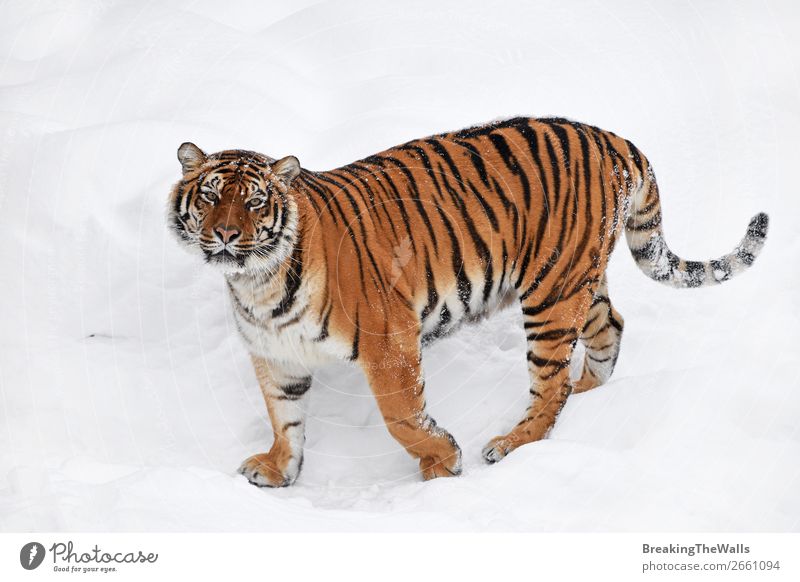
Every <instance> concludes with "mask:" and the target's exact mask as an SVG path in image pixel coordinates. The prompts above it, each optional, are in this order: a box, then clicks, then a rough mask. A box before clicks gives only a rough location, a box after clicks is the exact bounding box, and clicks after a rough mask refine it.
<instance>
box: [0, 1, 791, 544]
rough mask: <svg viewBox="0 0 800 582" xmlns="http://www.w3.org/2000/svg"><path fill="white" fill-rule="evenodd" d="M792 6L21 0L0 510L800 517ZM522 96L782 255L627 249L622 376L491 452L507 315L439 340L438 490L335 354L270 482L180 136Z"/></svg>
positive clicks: (511, 523)
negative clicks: (190, 231) (670, 258)
mask: <svg viewBox="0 0 800 582" xmlns="http://www.w3.org/2000/svg"><path fill="white" fill-rule="evenodd" d="M798 28H800V10H799V9H798V8H797V7H796V5H794V3H793V2H791V0H785V1H783V2H778V1H771V0H758V1H747V2H723V1H719V2H683V1H676V2H668V3H667V2H654V1H639V0H637V1H633V0H631V1H627V2H625V1H618V2H600V1H596V2H592V1H576V2H560V1H550V2H535V3H534V2H521V1H520V2H489V1H482V2H463V1H458V2H456V1H448V2H430V1H406V2H398V3H389V2H367V1H363V2H354V1H343V2H320V3H311V2H305V3H304V2H291V3H290V2H280V3H279V2H274V3H270V2H257V1H255V0H253V1H249V2H240V3H236V2H224V3H222V2H213V1H203V2H174V3H167V2H133V1H130V2H107V3H100V2H68V1H55V0H52V1H42V2H34V1H28V0H20V1H16V2H5V3H3V4H1V5H0V233H2V236H3V243H2V244H0V310H1V311H0V314H1V318H0V529H2V530H4V531H29V530H38V531H63V530H81V531H86V530H94V531H97V530H102V531H221V530H233V531H250V530H276V531H284V530H321V531H326V530H361V531H364V530H395V531H398V530H400V531H407V530H426V531H442V530H471V531H484V530H504V531H507V530H524V531H631V530H669V531H701V530H705V531H708V530H713V531H743V530H747V531H797V530H798V524H799V523H800V496H798V495H797V491H798V485H800V466H799V465H798V464H797V460H798V458H800V432H799V431H798V413H800V391H799V390H798V388H800V373H799V372H798V362H797V360H798V358H797V350H798V347H797V346H798V341H799V340H800V332H798V329H799V324H800V322H799V321H798V299H797V296H798V290H797V289H798V282H799V281H798V279H800V276H798V265H800V237H799V236H798V228H797V219H798V216H800V203H799V202H798V197H799V196H800V192H799V191H798V185H797V181H796V179H795V176H796V173H797V167H798V162H797V154H798V147H797V135H798V134H799V132H798V130H800V116H799V115H798V114H799V113H800V106H799V105H798V103H800V84H799V83H798V72H799V71H798V69H799V68H800V67H799V66H798V65H799V64H800V59H799V58H798V56H800V47H798V41H797V37H796V31H797V30H798ZM517 114H525V115H562V116H568V117H572V118H575V119H579V120H582V121H587V122H590V123H592V124H595V125H599V126H601V127H604V128H607V129H610V130H612V131H615V132H617V133H619V134H621V135H623V136H625V137H627V138H628V139H630V140H631V141H633V142H634V143H635V144H636V145H637V146H638V147H639V148H641V149H642V150H643V151H644V152H645V154H646V155H647V156H648V158H649V159H650V161H651V162H652V163H653V165H654V167H655V170H656V173H657V175H658V178H659V183H660V186H661V193H662V204H663V210H664V223H665V231H666V236H667V240H668V241H669V243H670V246H671V247H672V249H673V250H674V251H675V252H676V253H678V254H680V255H682V256H684V257H685V258H687V259H708V258H713V257H717V256H719V255H721V254H723V253H726V252H728V251H730V250H731V248H732V247H733V246H734V245H735V244H736V243H737V242H738V241H739V239H740V238H741V236H742V235H743V234H744V230H745V227H746V225H747V221H748V219H749V218H750V216H752V215H753V214H755V213H756V212H758V211H762V210H763V211H766V212H768V213H770V215H771V219H772V222H771V230H770V235H769V238H768V240H767V244H766V246H765V249H764V251H763V253H762V255H761V257H760V258H759V260H758V261H757V262H756V264H755V265H754V267H753V269H752V270H751V271H750V272H748V273H745V274H744V275H742V276H741V277H740V278H738V279H736V280H734V281H732V282H730V283H728V284H726V285H724V286H721V287H717V288H711V289H702V290H686V291H676V290H673V289H670V288H667V287H661V286H658V285H657V284H655V283H653V282H652V281H650V280H649V279H647V278H646V277H644V276H643V275H642V274H641V273H640V272H639V271H638V269H637V268H636V267H635V265H634V263H633V261H632V259H631V258H630V256H629V254H628V252H627V250H626V249H625V245H620V246H619V248H618V250H617V252H616V254H615V256H614V259H613V260H612V263H611V266H610V271H609V281H610V291H611V298H612V300H613V301H614V303H615V305H616V307H617V309H618V310H619V311H620V312H621V313H622V315H623V316H624V317H625V319H626V330H625V335H624V337H623V345H622V353H621V356H620V359H619V362H618V365H617V369H616V371H615V374H614V376H613V378H612V381H611V382H610V383H609V384H607V385H606V386H604V387H602V388H600V389H597V390H595V391H593V392H590V393H587V394H585V395H576V396H574V397H572V398H571V399H570V401H569V403H568V404H567V406H566V408H565V410H564V412H563V414H562V416H561V418H560V419H559V422H558V424H557V427H556V429H555V430H554V431H553V433H552V435H551V438H550V439H549V440H547V441H543V442H540V443H536V444H533V445H530V446H526V447H524V448H522V449H520V450H518V451H516V452H514V453H513V454H512V455H510V456H509V457H508V458H507V459H505V460H504V461H502V462H501V463H500V464H498V465H496V466H492V467H487V466H484V465H483V464H482V462H481V460H480V455H479V452H480V449H481V448H482V446H483V445H484V444H485V442H486V441H487V440H488V439H489V438H491V437H492V436H494V435H496V434H501V433H504V432H505V431H507V430H508V428H509V427H510V426H512V425H513V424H514V423H515V422H516V421H517V420H518V418H519V415H520V414H522V412H523V410H524V408H525V405H526V397H527V392H528V390H527V388H528V385H527V382H528V380H527V372H526V367H525V362H524V353H525V347H524V336H523V332H522V329H521V325H520V321H519V320H520V318H519V316H518V314H517V312H516V311H515V310H514V309H511V310H508V311H506V312H504V313H502V314H500V315H499V316H498V317H496V318H495V319H493V320H491V321H489V322H487V323H484V324H481V325H479V326H477V327H473V328H469V329H466V330H464V331H462V332H461V333H460V334H459V335H457V336H455V337H454V338H452V339H448V340H445V341H443V342H442V343H440V344H438V345H436V346H434V347H433V348H432V349H430V350H429V351H428V352H427V353H426V356H425V361H424V364H425V367H426V371H427V378H428V382H427V392H428V400H429V404H430V407H431V411H432V413H433V415H434V416H435V417H436V419H437V420H438V421H439V423H440V424H441V425H443V426H444V427H446V428H447V429H448V430H450V431H451V432H452V433H453V434H454V435H455V437H456V439H457V440H458V441H459V443H460V445H461V447H462V449H463V451H464V461H465V471H464V475H463V476H462V477H460V478H458V479H449V480H437V481H434V482H430V483H422V482H421V481H420V479H419V476H418V474H417V471H416V469H417V468H416V463H415V462H414V461H413V460H412V459H411V458H410V457H408V456H407V455H406V453H405V452H404V451H403V450H402V449H401V447H400V446H399V445H398V444H396V443H395V442H394V441H393V440H392V439H391V438H390V437H389V436H388V434H387V432H386V430H385V428H384V427H383V424H382V422H381V420H380V415H379V414H378V411H377V409H376V407H375V405H374V403H373V401H372V398H371V396H370V394H369V390H368V388H367V386H366V383H365V382H364V380H363V378H362V377H361V374H360V373H359V372H358V370H356V369H354V368H353V367H348V366H340V367H333V368H331V369H328V370H326V371H325V372H324V373H322V374H321V375H320V376H319V377H318V378H317V379H316V382H315V386H314V388H313V390H314V392H313V396H312V404H311V419H310V422H309V427H308V443H307V451H306V459H305V466H304V469H303V473H302V475H301V477H300V479H299V481H298V482H297V484H296V485H295V486H294V487H292V488H289V489H283V490H262V489H257V488H255V487H252V486H250V485H248V484H247V483H246V482H245V480H244V478H243V477H240V476H237V475H236V473H235V469H236V467H237V466H238V465H239V463H240V462H241V461H242V460H243V459H244V458H246V457H248V456H249V455H251V454H253V453H255V452H263V451H266V450H267V449H268V448H269V444H270V440H271V431H270V428H269V424H268V421H267V419H266V411H265V409H264V405H263V402H262V399H261V395H260V392H259V390H258V388H257V385H256V382H255V378H254V375H253V372H252V371H251V369H250V365H249V361H248V358H247V354H246V352H245V350H244V348H243V346H242V345H241V343H240V341H239V340H238V338H237V337H236V333H235V328H234V325H233V322H232V320H231V316H230V313H229V305H228V302H227V298H226V296H225V292H224V286H223V281H222V279H221V277H220V276H219V275H218V274H217V273H216V272H213V271H210V270H206V269H204V268H203V267H202V266H201V265H199V264H198V263H197V262H196V261H195V260H194V259H193V258H192V257H191V256H190V255H188V254H186V253H184V252H183V251H182V250H181V249H180V248H179V247H178V245H177V244H176V243H175V241H174V240H173V239H172V237H171V236H170V235H169V233H168V232H167V229H166V227H165V220H164V215H165V204H166V199H167V194H168V191H169V188H170V185H171V184H172V183H173V182H174V181H176V180H177V179H178V178H179V165H178V162H177V160H176V159H175V151H176V148H177V146H178V145H179V144H180V143H181V142H183V141H186V140H192V141H195V142H196V143H197V144H198V145H200V146H201V147H203V148H204V149H206V150H207V151H216V150H220V149H225V148H231V147H238V148H248V149H255V150H258V151H262V152H264V153H266V154H268V155H271V156H273V157H281V156H284V155H288V154H294V155H296V156H298V158H299V159H300V161H301V163H302V164H303V166H304V167H307V168H310V169H328V168H332V167H336V166H338V165H342V164H345V163H347V162H350V161H352V160H355V159H357V158H360V157H363V156H366V155H369V154H371V153H374V152H376V151H379V150H381V149H384V148H386V147H388V146H391V145H394V144H397V143H400V142H402V141H405V140H408V139H411V138H414V137H420V136H423V135H426V134H431V133H434V132H439V131H445V130H449V129H457V128H459V127H463V126H466V125H470V124H474V123H478V122H482V121H487V120H490V119H493V118H497V117H507V116H512V115H517Z"/></svg>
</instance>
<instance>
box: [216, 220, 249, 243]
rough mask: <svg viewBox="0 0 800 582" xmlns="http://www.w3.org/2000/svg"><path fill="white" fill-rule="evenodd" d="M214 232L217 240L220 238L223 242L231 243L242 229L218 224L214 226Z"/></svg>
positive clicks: (239, 234)
mask: <svg viewBox="0 0 800 582" xmlns="http://www.w3.org/2000/svg"><path fill="white" fill-rule="evenodd" d="M214 233H215V234H216V235H217V238H219V240H221V241H222V242H223V243H225V244H228V243H232V242H233V241H235V240H236V239H237V238H239V237H240V236H241V234H242V231H241V230H239V229H238V228H236V227H233V226H228V225H226V224H218V225H217V226H216V227H215V228H214Z"/></svg>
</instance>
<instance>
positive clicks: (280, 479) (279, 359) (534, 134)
mask: <svg viewBox="0 0 800 582" xmlns="http://www.w3.org/2000/svg"><path fill="white" fill-rule="evenodd" d="M178 160H179V161H180V164H181V169H182V176H181V178H180V180H179V181H178V182H177V183H176V184H175V185H174V187H173V188H172V190H171V193H170V198H169V203H168V222H169V225H170V228H171V230H172V232H174V233H175V235H176V236H177V238H178V240H179V242H180V243H181V245H182V246H183V247H185V248H186V249H188V250H190V251H192V252H194V253H196V254H197V255H198V256H199V257H201V258H202V259H203V261H204V262H205V263H207V264H208V265H210V266H212V267H213V268H216V269H217V270H219V271H220V272H221V273H222V275H223V276H224V278H225V281H226V285H227V293H228V294H229V296H230V302H231V306H232V311H233V316H234V321H235V323H236V326H237V328H238V335H240V336H241V339H242V340H243V342H244V344H245V346H246V348H247V350H248V352H249V355H250V358H251V360H252V364H253V367H254V370H255V376H256V378H257V381H258V384H259V386H260V389H261V392H262V393H263V396H264V400H265V402H266V408H267V412H268V416H269V419H270V421H271V425H272V432H273V441H272V445H271V448H270V449H269V451H268V452H266V453H259V454H255V455H253V456H251V457H249V458H248V459H246V460H245V461H244V462H243V463H242V464H241V466H240V468H239V472H240V473H241V474H243V475H244V476H245V477H246V478H247V480H248V481H249V482H250V483H252V484H254V485H257V486H261V487H283V486H287V485H291V484H293V483H294V482H295V481H296V479H297V477H298V475H299V474H300V470H301V467H302V464H303V446H304V442H305V423H306V415H307V407H308V400H309V393H310V388H311V385H312V376H313V374H314V372H315V371H316V370H318V369H319V368H320V367H321V366H324V365H326V364H329V363H331V362H337V361H338V362H342V361H344V362H353V363H354V364H355V365H357V366H358V367H360V368H361V369H362V370H363V373H364V375H365V376H366V379H367V381H368V384H369V386H370V390H371V392H372V394H373V395H374V397H375V400H376V402H377V406H378V408H379V410H380V413H381V415H382V417H383V420H384V422H385V424H386V427H387V429H388V431H389V433H390V434H391V435H392V436H393V437H394V439H396V441H397V442H398V443H399V444H400V445H402V446H403V447H404V448H405V450H406V451H407V452H408V453H409V454H410V455H411V456H412V457H414V458H415V460H417V461H418V465H419V470H420V472H421V476H422V478H423V479H424V480H428V479H433V478H436V477H449V476H455V475H459V474H460V473H461V471H462V463H461V449H460V448H459V446H458V444H457V443H456V440H455V439H454V438H453V436H452V435H451V434H450V433H449V432H448V431H447V430H445V429H444V428H443V427H441V426H439V425H438V424H437V423H436V421H435V420H434V419H433V418H432V417H431V415H430V414H429V413H428V412H427V410H426V398H425V379H424V375H423V371H422V356H421V354H422V350H423V348H425V347H426V346H428V345H430V344H431V343H432V342H434V341H435V340H437V339H439V338H443V337H445V336H448V335H450V334H452V333H453V332H454V331H455V330H457V329H458V328H459V327H460V326H461V325H462V324H464V323H468V322H475V321H479V320H481V319H483V318H485V317H488V316H490V315H491V314H493V313H495V312H497V311H498V310H500V309H503V308H507V307H509V306H512V305H518V306H519V309H521V312H522V320H523V327H524V333H525V336H526V339H527V350H526V364H527V369H528V372H529V376H530V383H529V387H528V388H529V392H530V399H529V404H528V406H527V409H526V410H525V411H524V413H523V414H522V418H521V419H520V420H519V421H518V422H517V423H516V424H515V425H514V426H513V427H512V428H511V429H510V430H509V431H508V432H507V433H506V434H503V435H499V436H496V437H495V438H493V439H491V440H490V441H489V442H488V443H487V444H486V446H485V447H484V448H483V450H482V457H483V459H484V460H485V461H486V462H487V463H489V464H492V463H496V462H498V461H500V460H501V459H503V458H504V457H506V456H507V455H508V454H509V453H511V452H512V451H514V450H515V449H517V448H518V447H520V446H522V445H525V444H527V443H531V442H535V441H538V440H540V439H543V438H545V437H546V436H547V435H548V433H549V432H550V430H551V429H552V428H553V425H554V423H555V421H556V418H557V417H558V415H559V412H560V411H561V410H562V408H563V407H564V404H565V402H566V401H567V398H568V397H569V396H570V394H574V393H580V392H585V391H587V390H591V389H592V388H595V387H597V386H600V385H602V384H604V383H605V382H606V381H608V379H609V378H610V376H611V374H612V371H613V370H614V366H615V364H616V362H617V357H618V355H619V351H620V340H621V338H622V331H623V328H624V320H623V318H622V316H621V315H620V313H619V312H618V311H617V310H616V309H615V308H614V306H613V305H612V303H611V301H610V299H609V292H608V281H607V277H606V274H605V270H606V265H607V264H608V259H609V256H610V254H611V252H612V250H613V249H614V246H615V243H616V241H617V239H618V237H619V235H620V233H621V232H622V231H624V232H625V239H626V242H627V246H628V249H629V250H630V252H631V254H632V256H633V258H634V260H635V262H636V265H637V266H638V267H639V269H641V270H642V271H643V272H644V273H645V274H646V275H647V276H648V277H650V278H651V279H653V280H655V281H657V282H659V283H663V284H666V285H671V286H673V287H677V288H697V287H705V286H709V285H715V284H719V283H723V282H725V281H727V280H729V279H731V278H732V277H733V276H734V275H736V274H738V273H740V272H742V271H744V270H745V269H747V268H748V267H749V266H750V265H752V264H753V262H754V260H755V258H756V257H757V256H758V254H759V252H760V251H761V249H762V247H763V244H764V241H765V239H766V235H767V227H768V216H767V215H766V214H765V213H759V214H757V215H756V216H754V217H753V218H752V219H751V220H750V223H749V225H748V227H747V232H746V234H745V236H744V238H743V239H742V241H741V242H740V243H739V245H738V246H737V247H736V248H735V249H734V250H733V251H732V252H730V253H729V254H726V255H724V256H722V257H721V258H719V259H715V260H710V261H690V260H684V259H682V258H680V257H678V256H677V255H676V254H675V253H673V252H672V251H671V250H670V249H669V247H668V246H667V243H666V240H665V238H664V232H663V228H662V216H661V203H660V198H659V191H658V186H657V184H656V178H655V174H654V172H653V169H652V167H651V165H650V163H649V161H648V160H647V158H646V157H645V156H644V154H642V152H641V151H639V150H638V149H637V148H636V147H635V146H634V145H633V144H632V143H631V142H630V141H628V140H626V139H624V138H622V137H619V136H617V135H616V134H614V133H613V132H610V131H605V130H602V129H599V128H598V127H595V126H592V125H587V124H584V123H579V122H577V121H572V120H569V119H565V118H559V117H547V118H531V117H515V118H511V119H505V120H497V121H494V122H491V123H487V124H482V125H477V126H473V127H468V128H466V129H461V130H458V131H453V132H449V133H442V134H439V135H433V136H430V137H426V138H422V139H415V140H412V141H409V142H407V143H404V144H402V145H399V146H396V147H392V148H390V149H387V150H385V151H383V152H381V153H378V154H374V155H371V156H368V157H366V158H364V159H361V160H359V161H356V162H353V163H350V164H347V165H344V166H342V167H340V168H337V169H334V170H330V171H311V170H307V169H305V168H302V167H301V166H300V162H299V161H298V159H297V158H296V157H295V156H291V155H290V156H286V157H283V158H280V159H275V158H272V157H269V156H267V155H264V154H260V153H256V152H254V151H248V150H225V151H221V152H219V153H214V154H206V153H204V152H203V151H202V150H201V149H200V148H199V147H197V146H196V145H194V144H193V143H190V142H187V143H183V144H182V145H181V146H180V148H179V149H178ZM579 341H580V342H581V344H582V345H583V347H584V348H585V349H584V359H583V362H582V371H581V372H580V376H579V377H578V379H577V380H575V381H573V380H571V378H570V360H571V358H572V354H573V350H574V349H575V347H576V345H577V342H579ZM579 365H580V362H579Z"/></svg>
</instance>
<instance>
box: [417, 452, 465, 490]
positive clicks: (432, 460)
mask: <svg viewBox="0 0 800 582" xmlns="http://www.w3.org/2000/svg"><path fill="white" fill-rule="evenodd" d="M453 445H454V448H453V449H452V450H451V451H450V452H448V453H447V454H446V455H444V456H442V457H438V458H437V457H434V456H431V457H422V458H420V460H419V470H420V472H421V473H422V478H423V479H424V480H425V481H430V480H431V479H436V478H437V477H457V476H458V475H460V474H461V449H460V448H459V447H458V445H456V444H455V442H454V443H453Z"/></svg>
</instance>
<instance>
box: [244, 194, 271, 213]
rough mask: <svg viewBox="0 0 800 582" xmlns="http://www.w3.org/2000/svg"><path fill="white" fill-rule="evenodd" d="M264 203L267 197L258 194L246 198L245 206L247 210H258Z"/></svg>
mask: <svg viewBox="0 0 800 582" xmlns="http://www.w3.org/2000/svg"><path fill="white" fill-rule="evenodd" d="M266 203H267V199H266V198H264V197H263V196H259V197H257V198H251V199H250V200H248V201H247V204H246V206H247V209H248V210H258V209H259V208H263V207H264V205H265V204H266Z"/></svg>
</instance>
